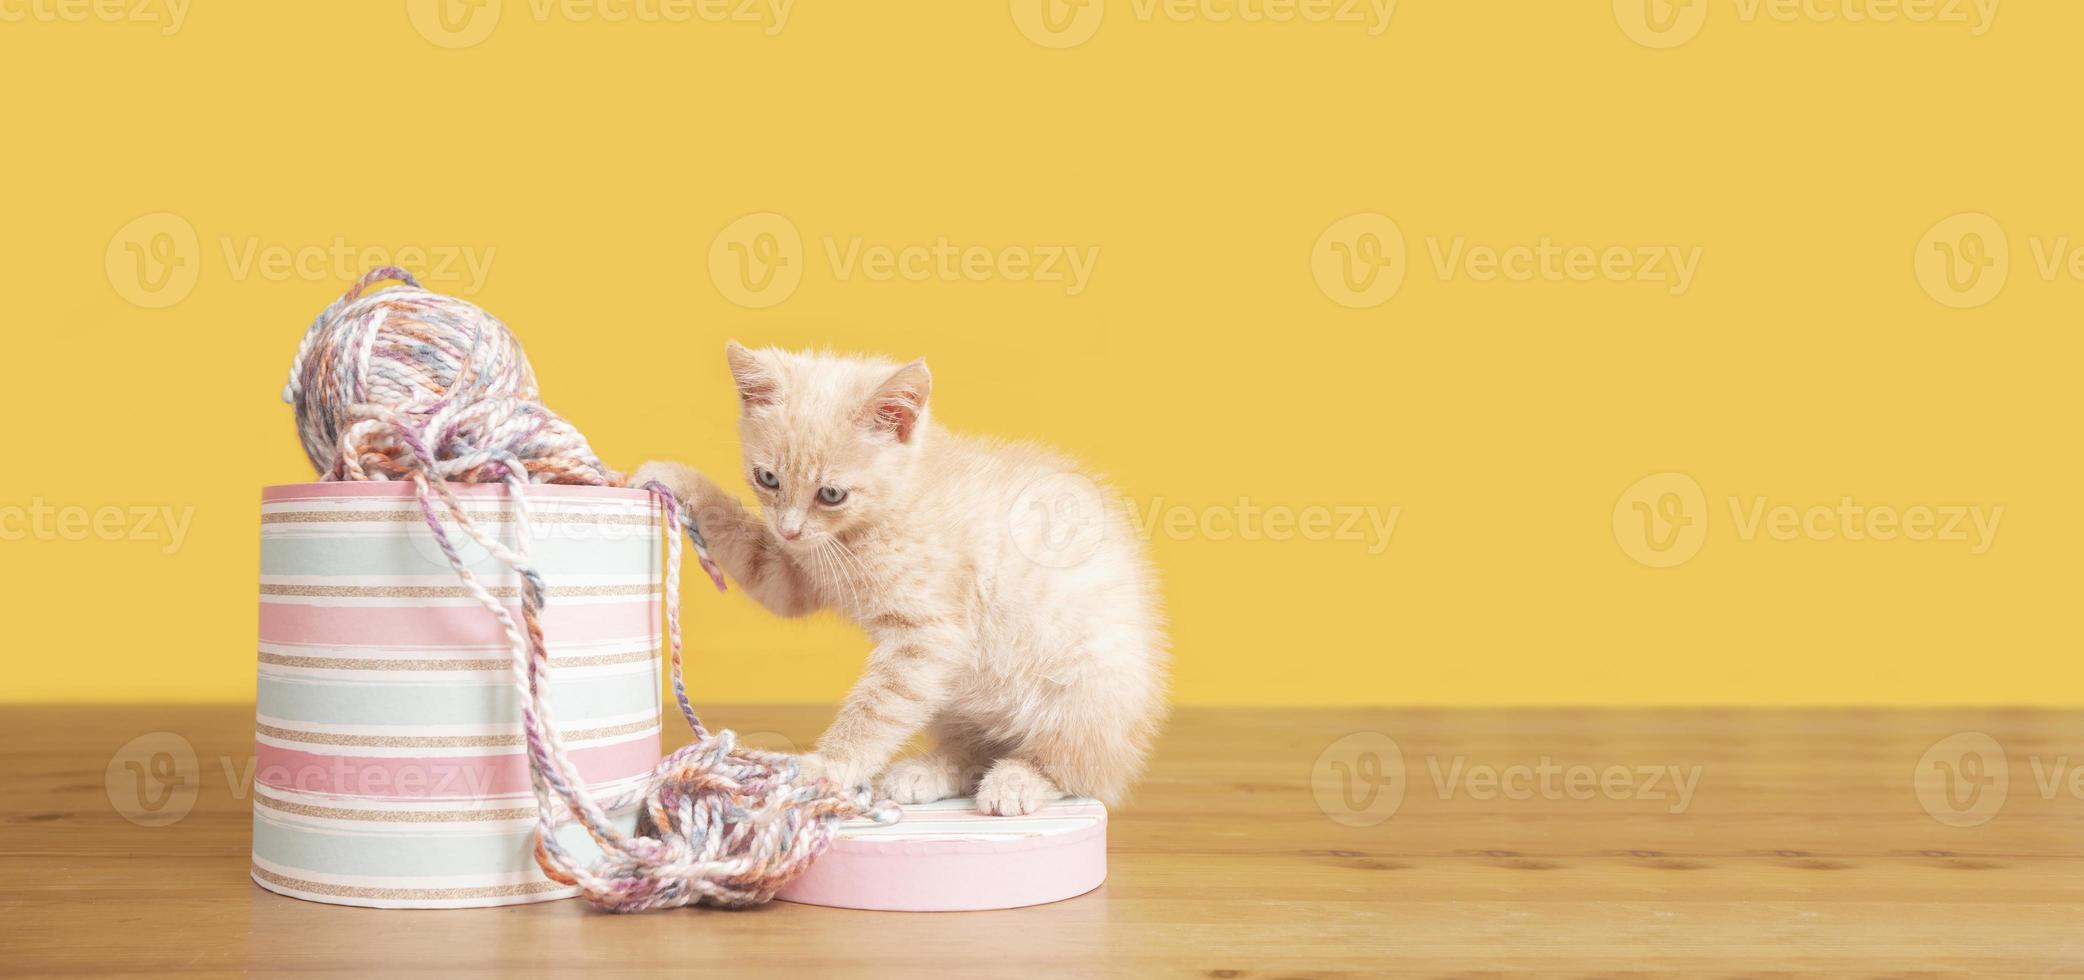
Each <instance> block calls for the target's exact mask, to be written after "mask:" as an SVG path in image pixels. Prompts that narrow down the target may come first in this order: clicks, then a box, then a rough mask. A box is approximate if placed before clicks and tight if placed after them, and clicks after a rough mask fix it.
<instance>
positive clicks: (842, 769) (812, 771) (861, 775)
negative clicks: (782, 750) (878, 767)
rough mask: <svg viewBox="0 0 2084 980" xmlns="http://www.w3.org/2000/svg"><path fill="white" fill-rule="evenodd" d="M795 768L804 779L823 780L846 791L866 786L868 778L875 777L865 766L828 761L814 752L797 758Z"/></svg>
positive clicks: (835, 760)
mask: <svg viewBox="0 0 2084 980" xmlns="http://www.w3.org/2000/svg"><path fill="white" fill-rule="evenodd" d="M796 767H797V768H798V769H800V770H802V772H803V778H805V779H810V780H817V779H823V780H825V781H827V782H830V783H833V784H836V785H838V786H842V787H845V788H847V789H852V788H854V787H856V786H866V785H868V781H869V778H870V777H872V776H874V775H875V773H874V772H872V771H871V770H870V769H869V768H868V767H867V766H863V765H860V764H858V763H847V762H843V761H840V760H837V759H828V758H826V757H825V756H822V755H819V754H817V753H816V752H813V753H811V754H809V755H804V756H798V757H797V758H796Z"/></svg>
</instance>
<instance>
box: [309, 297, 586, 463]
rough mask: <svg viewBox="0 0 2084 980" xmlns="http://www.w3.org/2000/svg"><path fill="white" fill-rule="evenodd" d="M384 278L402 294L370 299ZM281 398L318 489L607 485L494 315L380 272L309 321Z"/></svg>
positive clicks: (511, 335) (579, 438)
mask: <svg viewBox="0 0 2084 980" xmlns="http://www.w3.org/2000/svg"><path fill="white" fill-rule="evenodd" d="M387 280H396V281H397V282H399V283H402V285H400V286H397V287H394V288H391V289H385V290H381V291H378V292H370V291H369V287H371V286H373V285H376V284H377V283H381V282H384V281H387ZM282 400H283V401H286V402H288V403H290V404H291V405H294V406H296V417H297V435H298V437H299V438H300V439H301V440H302V441H303V444H304V455H305V456H307V457H308V458H310V460H311V465H312V467H313V468H314V469H316V470H317V471H318V473H319V475H320V476H322V477H324V478H325V479H329V480H346V479H353V480H395V479H402V478H405V477H407V476H409V475H411V474H412V473H414V472H419V471H425V472H427V473H428V474H429V475H430V476H433V477H436V478H439V479H442V480H450V481H458V482H470V483H489V482H500V481H503V480H504V479H506V477H507V473H508V470H509V468H518V469H519V473H520V475H521V476H522V479H523V480H524V481H525V482H529V483H577V484H588V485H594V486H599V485H605V484H611V483H615V482H619V481H618V479H617V477H616V475H615V474H614V473H613V472H612V471H610V470H608V468H607V467H605V466H603V465H602V464H601V461H600V459H599V458H598V457H596V456H595V455H594V452H593V449H592V447H590V446H588V445H587V443H586V438H585V437H584V436H582V435H580V434H579V430H578V429H576V428H574V427H573V426H572V425H571V423H569V422H566V421H565V420H564V419H562V418H560V417H558V416H557V414H556V413H554V412H551V411H550V410H549V409H548V408H545V407H544V406H543V404H542V402H541V400H540V393H539V392H538V391H537V389H536V380H535V372H534V370H532V369H531V368H530V367H529V364H528V357H527V356H526V355H525V354H524V353H522V350H521V342H520V340H518V339H517V338H515V336H514V333H513V331H511V330H508V329H507V325H506V324H504V323H501V322H500V320H499V318H498V317H495V316H493V315H492V314H490V313H487V312H485V311H484V310H483V309H480V308H479V307H478V306H476V305H475V304H472V303H470V302H468V301H466V300H461V299H457V298H456V297H453V296H444V295H442V294H440V293H434V292H429V291H427V290H425V289H422V288H421V287H420V284H419V282H418V281H417V280H415V279H414V278H413V277H412V274H411V273H408V272H406V271H405V270H403V269H399V268H396V267H394V266H383V267H380V268H376V269H372V270H370V271H369V272H368V273H366V274H364V275H363V276H362V278H361V280H360V281H358V282H356V283H355V285H354V287H353V288H351V289H349V290H348V291H347V293H346V294H344V295H342V296H341V297H340V298H339V299H338V300H336V301H334V303H333V305H331V306H328V307H326V309H325V311H324V312H322V313H320V314H319V315H318V319H316V320H314V321H312V323H311V328H310V329H309V330H307V331H306V332H305V334H304V341H303V343H301V344H300V345H298V347H297V358H296V361H295V362H294V363H293V364H292V365H291V366H290V374H289V383H288V384H287V385H286V386H285V387H284V388H283V390H282Z"/></svg>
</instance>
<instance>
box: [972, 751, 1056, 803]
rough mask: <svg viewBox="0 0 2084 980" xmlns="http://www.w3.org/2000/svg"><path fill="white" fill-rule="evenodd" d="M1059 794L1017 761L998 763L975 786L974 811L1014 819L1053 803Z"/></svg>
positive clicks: (1029, 768)
mask: <svg viewBox="0 0 2084 980" xmlns="http://www.w3.org/2000/svg"><path fill="white" fill-rule="evenodd" d="M1063 795H1064V793H1063V791H1062V790H1060V789H1057V788H1056V784H1055V783H1052V782H1050V781H1049V777H1047V776H1044V775H1042V774H1041V773H1040V772H1037V771H1036V770H1035V768H1034V767H1033V766H1030V765H1028V764H1027V763H1025V762H1022V761H1020V760H1018V759H1000V760H999V761H998V762H996V763H994V764H993V765H992V767H991V771H990V772H987V773H985V774H984V779H983V780H982V781H981V782H979V783H978V784H977V809H979V810H982V811H984V812H985V813H989V814H991V815H993V816H998V817H1017V816H1020V815H1021V814H1023V813H1033V812H1035V811H1036V810H1040V809H1042V808H1043V807H1045V806H1048V805H1050V804H1051V803H1055V802H1056V801H1057V799H1058V798H1059V797H1061V796H1063Z"/></svg>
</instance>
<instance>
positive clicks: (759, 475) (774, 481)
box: [753, 466, 781, 490]
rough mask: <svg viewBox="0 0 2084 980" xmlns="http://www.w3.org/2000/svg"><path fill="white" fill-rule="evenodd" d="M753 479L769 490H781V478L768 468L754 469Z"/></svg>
mask: <svg viewBox="0 0 2084 980" xmlns="http://www.w3.org/2000/svg"><path fill="white" fill-rule="evenodd" d="M753 479H755V480H758V481H760V485H761V486H763V487H766V488H767V489H769V490H779V489H781V477H778V476H775V475H774V471H773V470H770V469H768V468H767V467H764V466H762V467H759V468H757V469H754V470H753Z"/></svg>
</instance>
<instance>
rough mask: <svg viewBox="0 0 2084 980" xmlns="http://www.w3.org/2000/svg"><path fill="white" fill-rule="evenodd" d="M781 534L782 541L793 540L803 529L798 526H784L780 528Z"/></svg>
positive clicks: (799, 535)
mask: <svg viewBox="0 0 2084 980" xmlns="http://www.w3.org/2000/svg"><path fill="white" fill-rule="evenodd" d="M781 536H782V540H783V541H794V540H796V539H797V538H800V537H802V536H803V529H802V528H800V527H784V528H782V529H781Z"/></svg>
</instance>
